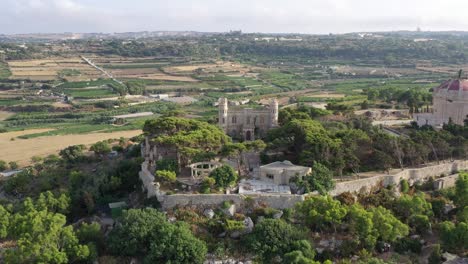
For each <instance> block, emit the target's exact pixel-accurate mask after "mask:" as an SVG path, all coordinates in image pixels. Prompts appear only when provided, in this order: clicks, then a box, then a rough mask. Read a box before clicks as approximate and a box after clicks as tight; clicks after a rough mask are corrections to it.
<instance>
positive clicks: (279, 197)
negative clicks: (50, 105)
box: [140, 160, 468, 209]
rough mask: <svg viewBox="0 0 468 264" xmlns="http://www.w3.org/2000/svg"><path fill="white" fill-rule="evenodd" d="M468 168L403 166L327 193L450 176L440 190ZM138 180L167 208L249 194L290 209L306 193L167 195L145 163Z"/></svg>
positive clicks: (237, 199) (462, 164)
mask: <svg viewBox="0 0 468 264" xmlns="http://www.w3.org/2000/svg"><path fill="white" fill-rule="evenodd" d="M463 170H468V161H466V160H463V161H454V162H450V163H442V164H438V165H433V166H429V167H424V168H418V169H405V170H402V171H400V172H398V173H396V174H393V175H385V174H382V175H377V176H374V177H370V178H365V179H360V180H355V181H348V182H340V183H337V184H336V186H335V189H334V190H333V191H331V192H330V195H332V196H336V195H339V194H341V193H343V192H360V191H369V190H370V189H371V188H373V187H377V186H379V185H381V184H382V185H383V186H388V185H391V184H394V185H398V184H399V183H400V181H401V180H402V179H406V180H407V181H408V182H409V183H410V184H414V183H416V182H424V181H426V180H427V179H429V178H430V177H439V176H440V175H442V174H444V175H449V176H446V177H443V178H438V179H436V180H435V186H436V187H437V188H439V189H442V188H448V187H452V186H454V185H455V181H456V179H457V178H458V174H456V172H458V171H463ZM140 179H141V180H142V182H143V189H144V190H145V191H147V196H148V198H150V197H154V196H156V197H157V198H158V200H159V202H160V203H161V206H162V207H163V208H164V209H170V208H173V207H176V206H197V207H210V206H219V205H221V204H222V203H223V202H224V201H229V202H233V203H234V204H236V206H243V205H244V203H245V201H246V198H247V197H250V198H251V199H253V201H255V202H257V203H259V204H265V205H267V206H269V207H272V208H276V209H284V208H291V207H293V206H294V205H295V204H296V203H298V202H301V201H304V199H305V197H306V195H294V194H257V195H241V194H173V195H166V194H164V193H163V192H161V191H160V190H159V188H158V186H157V185H155V184H154V176H153V174H152V173H151V172H150V171H149V170H148V169H147V163H146V162H143V163H142V165H141V171H140Z"/></svg>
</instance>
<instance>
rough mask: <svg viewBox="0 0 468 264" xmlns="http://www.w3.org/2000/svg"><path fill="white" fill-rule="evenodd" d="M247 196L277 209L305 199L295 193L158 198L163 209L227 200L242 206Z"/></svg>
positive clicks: (217, 204) (291, 205)
mask: <svg viewBox="0 0 468 264" xmlns="http://www.w3.org/2000/svg"><path fill="white" fill-rule="evenodd" d="M247 197H250V198H251V199H252V200H253V201H255V202H256V203H258V204H265V205H267V206H269V207H272V208H276V209H285V208H291V207H293V206H294V205H295V204H296V203H298V202H302V201H304V196H303V195H293V194H284V195H275V194H263V195H240V194H173V195H163V196H159V197H158V200H159V202H160V203H161V206H162V207H163V209H169V208H173V207H176V206H197V207H212V206H219V205H221V204H222V203H223V202H225V201H228V202H232V203H234V204H235V205H236V206H239V207H242V206H243V205H244V203H245V201H246V198H247Z"/></svg>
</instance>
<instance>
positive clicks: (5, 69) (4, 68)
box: [0, 61, 11, 79]
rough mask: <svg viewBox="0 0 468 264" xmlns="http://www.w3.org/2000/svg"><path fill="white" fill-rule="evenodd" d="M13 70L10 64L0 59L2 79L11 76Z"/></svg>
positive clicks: (0, 76)
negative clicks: (9, 66)
mask: <svg viewBox="0 0 468 264" xmlns="http://www.w3.org/2000/svg"><path fill="white" fill-rule="evenodd" d="M10 75H11V72H10V69H9V68H8V64H6V63H4V62H2V61H0V79H5V78H8V77H10Z"/></svg>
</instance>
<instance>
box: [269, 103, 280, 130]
mask: <svg viewBox="0 0 468 264" xmlns="http://www.w3.org/2000/svg"><path fill="white" fill-rule="evenodd" d="M277 126H278V100H277V99H276V98H274V99H272V100H271V102H270V127H277Z"/></svg>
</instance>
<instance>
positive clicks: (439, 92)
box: [414, 70, 468, 127]
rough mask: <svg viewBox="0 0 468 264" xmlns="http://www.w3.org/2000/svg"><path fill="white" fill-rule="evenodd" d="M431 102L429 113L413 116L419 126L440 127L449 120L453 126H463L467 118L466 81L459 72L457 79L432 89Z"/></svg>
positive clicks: (467, 97)
mask: <svg viewBox="0 0 468 264" xmlns="http://www.w3.org/2000/svg"><path fill="white" fill-rule="evenodd" d="M432 102H433V106H432V112H431V113H419V114H414V119H415V121H416V122H417V123H418V125H419V126H424V125H430V126H434V127H440V126H442V125H443V124H446V123H448V122H449V120H450V119H451V120H452V121H453V123H455V124H458V125H463V124H464V121H465V119H467V118H468V80H467V79H466V78H462V71H461V70H460V72H459V74H458V78H456V79H451V80H448V81H445V82H444V83H442V84H441V85H440V86H439V87H437V88H435V89H434V91H433V94H432Z"/></svg>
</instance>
